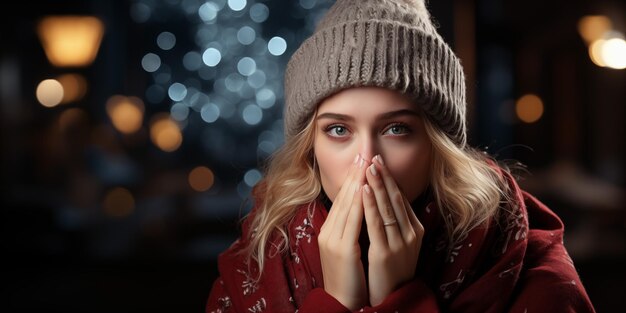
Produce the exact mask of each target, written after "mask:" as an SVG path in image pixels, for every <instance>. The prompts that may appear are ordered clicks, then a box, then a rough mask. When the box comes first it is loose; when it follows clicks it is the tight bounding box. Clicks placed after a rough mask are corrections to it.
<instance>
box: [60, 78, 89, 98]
mask: <svg viewBox="0 0 626 313" xmlns="http://www.w3.org/2000/svg"><path fill="white" fill-rule="evenodd" d="M56 80H57V81H58V82H59V83H61V85H62V86H63V100H61V103H69V102H74V101H78V100H80V99H82V98H83V97H84V96H85V94H86V93H87V81H86V80H85V78H84V77H83V76H82V75H79V74H63V75H60V76H59V77H57V78H56Z"/></svg>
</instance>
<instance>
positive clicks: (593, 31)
mask: <svg viewBox="0 0 626 313" xmlns="http://www.w3.org/2000/svg"><path fill="white" fill-rule="evenodd" d="M612 27H613V23H611V19H609V18H608V17H606V16H604V15H587V16H583V17H582V18H581V19H580V20H579V21H578V32H579V33H580V36H581V37H582V38H583V39H584V40H585V42H586V43H587V44H590V43H591V42H593V41H596V40H598V39H601V38H603V37H604V35H605V34H606V33H607V32H608V31H610V30H611V28H612Z"/></svg>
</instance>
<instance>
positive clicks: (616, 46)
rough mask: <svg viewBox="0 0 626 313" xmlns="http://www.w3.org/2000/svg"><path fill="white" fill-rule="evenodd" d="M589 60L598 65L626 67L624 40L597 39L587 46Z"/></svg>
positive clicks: (625, 44)
mask: <svg viewBox="0 0 626 313" xmlns="http://www.w3.org/2000/svg"><path fill="white" fill-rule="evenodd" d="M589 57H590V58H591V61H593V63H595V64H596V65H597V66H600V67H609V68H613V69H625V68H626V41H624V39H623V38H610V39H606V40H605V39H598V40H596V41H594V42H593V43H592V44H591V45H590V46H589Z"/></svg>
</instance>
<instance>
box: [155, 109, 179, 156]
mask: <svg viewBox="0 0 626 313" xmlns="http://www.w3.org/2000/svg"><path fill="white" fill-rule="evenodd" d="M150 139H152V142H153V143H154V144H155V145H156V146H157V147H158V148H159V149H161V150H163V151H165V152H173V151H176V150H177V149H178V148H179V147H180V145H181V144H182V141H183V135H182V133H181V131H180V128H179V126H178V124H176V122H175V121H174V120H172V119H171V117H170V115H169V114H167V113H165V114H164V113H159V114H156V115H155V116H153V117H152V121H151V123H150Z"/></svg>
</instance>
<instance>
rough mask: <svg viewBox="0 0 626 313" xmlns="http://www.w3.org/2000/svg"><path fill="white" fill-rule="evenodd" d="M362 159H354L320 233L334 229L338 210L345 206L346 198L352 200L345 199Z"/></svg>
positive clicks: (358, 156) (357, 157)
mask: <svg viewBox="0 0 626 313" xmlns="http://www.w3.org/2000/svg"><path fill="white" fill-rule="evenodd" d="M360 159H361V156H360V155H359V154H357V155H356V157H355V158H354V162H352V165H351V166H350V169H349V170H348V174H347V175H346V178H345V180H344V182H343V184H342V185H341V188H340V189H339V192H338V193H337V196H335V199H334V200H333V204H332V207H331V209H330V212H328V216H327V217H326V221H324V224H322V228H321V229H320V232H324V230H325V229H329V230H331V229H334V225H335V220H336V216H337V213H339V211H340V210H338V209H337V208H340V207H342V206H343V205H344V204H345V202H346V201H345V200H346V198H348V199H352V197H345V195H346V193H347V192H348V189H350V185H351V184H352V183H351V182H352V180H353V176H354V173H356V169H357V168H358V163H359V160H360ZM352 191H354V189H352ZM333 209H335V210H333Z"/></svg>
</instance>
